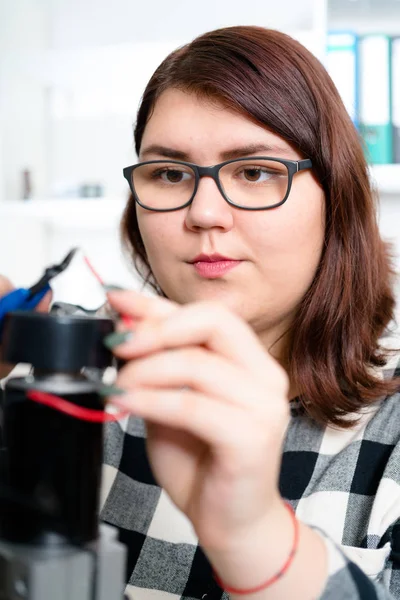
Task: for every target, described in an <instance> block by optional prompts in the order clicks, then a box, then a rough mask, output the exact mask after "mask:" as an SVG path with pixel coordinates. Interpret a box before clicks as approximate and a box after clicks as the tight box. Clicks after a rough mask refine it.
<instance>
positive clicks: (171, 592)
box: [101, 358, 400, 600]
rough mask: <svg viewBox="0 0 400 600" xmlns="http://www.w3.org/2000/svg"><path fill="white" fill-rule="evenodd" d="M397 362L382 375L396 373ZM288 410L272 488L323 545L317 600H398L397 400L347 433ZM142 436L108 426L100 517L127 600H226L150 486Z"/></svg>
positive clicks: (191, 537) (134, 429)
mask: <svg viewBox="0 0 400 600" xmlns="http://www.w3.org/2000/svg"><path fill="white" fill-rule="evenodd" d="M397 360H398V358H397ZM397 360H396V361H395V360H392V361H391V363H390V364H388V365H387V366H386V367H385V369H384V370H383V372H382V376H383V377H385V378H388V377H392V376H393V374H394V373H395V372H396V375H400V363H399V364H398V366H397V369H396V363H397ZM291 409H292V410H291V419H290V423H289V427H288V430H287V435H286V441H285V444H284V449H283V456H282V467H281V474H280V491H281V494H282V496H283V497H284V498H285V499H287V500H288V501H289V502H290V503H291V504H292V506H293V507H294V509H295V511H296V514H297V516H298V517H299V519H301V520H302V521H303V522H305V523H307V524H309V525H310V526H312V527H314V528H316V529H317V530H318V531H320V533H321V535H322V537H323V539H324V540H325V543H326V545H327V548H328V557H329V561H328V562H329V577H328V580H327V583H326V586H325V589H324V591H323V593H322V595H321V596H320V600H338V599H340V600H346V599H352V600H353V599H357V598H360V599H362V600H384V599H385V600H389V599H397V600H400V394H395V395H394V396H391V397H388V398H385V399H383V400H382V401H380V402H378V403H376V404H374V406H373V407H372V409H371V408H369V409H368V410H364V411H362V416H361V420H360V422H359V423H358V424H357V425H356V426H354V427H353V428H351V429H349V430H338V429H334V428H332V427H321V426H319V425H317V424H315V423H314V422H312V421H311V420H310V419H309V418H308V417H307V416H306V415H305V414H303V412H302V411H301V408H300V407H299V405H298V404H297V403H296V401H294V402H292V403H291ZM145 437H146V434H145V427H144V424H143V422H142V421H141V420H138V419H135V418H130V419H129V420H128V419H126V420H125V421H123V422H119V423H110V424H108V425H107V430H106V437H105V456H104V462H105V464H104V476H103V488H104V489H103V508H102V512H101V518H102V519H103V520H104V521H105V522H107V523H109V524H111V525H114V526H116V527H117V528H118V530H119V536H120V540H121V541H122V542H124V543H125V544H126V545H127V548H128V564H127V582H128V584H127V588H126V594H127V596H128V597H129V598H133V599H134V600H158V599H159V600H174V599H179V598H182V599H189V598H190V599H199V600H201V599H203V600H204V599H207V600H217V599H220V598H224V599H225V598H228V595H227V594H226V592H223V591H222V590H221V589H220V588H219V587H218V586H217V585H216V583H215V581H214V579H213V576H212V572H211V567H210V564H209V562H208V561H207V558H206V556H205V555H204V553H203V552H202V550H201V548H200V547H199V545H198V543H197V538H196V536H195V533H194V530H193V528H192V526H191V523H190V522H189V521H188V519H187V518H186V517H185V516H184V515H183V514H182V513H181V512H180V511H178V510H177V509H176V508H175V506H174V505H173V504H172V502H171V501H170V500H169V497H168V496H167V494H166V493H165V492H164V491H163V490H162V489H161V488H160V487H159V486H158V485H157V483H156V481H155V480H154V477H153V475H152V472H151V469H150V466H149V463H148V460H147V456H146V450H145ZM176 476H177V477H179V473H177V474H176Z"/></svg>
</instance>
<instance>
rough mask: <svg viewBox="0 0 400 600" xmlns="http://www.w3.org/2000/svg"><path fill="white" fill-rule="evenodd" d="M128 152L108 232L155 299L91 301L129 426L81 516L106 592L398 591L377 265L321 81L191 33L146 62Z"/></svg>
mask: <svg viewBox="0 0 400 600" xmlns="http://www.w3.org/2000/svg"><path fill="white" fill-rule="evenodd" d="M135 142H136V150H137V154H138V157H139V161H138V163H137V164H136V165H133V166H131V167H128V168H126V169H125V170H124V175H125V177H126V178H127V180H128V182H129V185H130V188H131V192H132V196H131V199H130V202H129V204H128V206H127V208H126V212H125V216H124V221H123V233H124V236H125V240H126V242H127V243H128V246H129V247H130V249H131V251H132V255H133V257H134V259H135V260H136V262H137V264H138V266H139V268H140V269H141V272H142V273H143V276H144V278H145V279H146V280H147V281H148V282H150V283H151V284H152V285H153V286H154V288H155V289H156V290H157V292H158V295H159V297H154V298H149V297H145V296H142V295H140V294H136V293H133V292H113V293H110V295H109V300H110V303H111V304H112V306H113V307H114V308H115V309H116V310H117V311H118V312H119V313H121V314H124V315H126V316H130V317H131V319H132V320H131V325H130V326H127V325H126V319H125V320H124V322H125V325H124V326H122V325H121V332H120V334H119V335H118V336H117V339H115V336H114V339H111V340H108V342H109V345H111V346H113V348H114V351H115V353H116V355H117V356H118V357H120V358H122V359H125V360H126V361H127V364H126V365H125V366H124V368H123V369H122V370H121V373H120V376H119V379H118V385H119V386H120V387H121V388H123V389H124V390H125V391H126V393H125V395H121V396H116V397H115V398H113V399H112V400H113V401H114V402H115V403H116V404H118V405H120V406H124V407H125V408H126V407H127V408H128V409H129V411H130V412H131V413H132V417H131V418H130V419H129V420H128V421H127V422H126V423H125V424H124V426H122V425H121V424H116V423H114V424H112V425H110V427H109V429H108V432H107V439H106V452H105V483H106V490H105V502H104V505H103V509H102V515H101V516H102V518H103V519H104V521H106V522H108V523H111V524H113V525H115V526H117V527H118V528H119V531H120V538H121V540H122V541H124V542H125V543H126V544H127V546H128V551H129V560H128V585H127V594H128V595H129V596H131V597H132V598H134V599H135V600H148V599H158V598H160V599H163V598H165V599H169V598H181V597H182V598H199V599H204V598H207V600H209V599H214V598H215V599H216V598H221V597H222V596H224V597H227V594H229V595H230V596H231V597H232V598H247V597H248V598H259V599H260V600H267V599H274V600H278V599H279V600H289V599H292V598H293V599H296V600H310V599H312V598H321V599H323V600H328V599H329V600H331V599H332V600H333V599H334V600H339V599H344V598H354V599H356V598H362V599H363V600H370V599H371V600H372V599H377V598H380V599H383V598H385V599H389V598H397V599H400V520H399V518H400V468H399V465H400V396H399V394H398V393H396V391H398V389H399V379H396V377H395V366H396V363H395V360H396V358H395V355H393V354H392V353H391V352H389V351H388V350H386V348H385V346H384V344H382V338H383V336H384V335H386V336H387V335H388V334H389V332H390V329H391V328H392V324H391V321H392V319H393V310H394V297H393V291H392V286H393V272H392V268H391V263H390V258H389V254H388V251H387V248H386V246H385V244H384V243H383V242H382V240H381V239H380V236H379V232H378V228H377V223H376V216H375V201H374V197H373V193H372V191H371V187H370V183H369V178H368V170H367V165H366V162H365V158H364V155H363V149H362V147H361V144H360V141H359V137H358V133H357V131H356V130H355V128H354V127H353V125H352V123H351V121H350V119H349V117H348V115H347V113H346V111H345V109H344V106H343V104H342V102H341V100H340V98H339V95H338V93H337V91H336V89H335V87H334V85H333V83H332V81H331V79H330V78H329V76H328V74H327V73H326V71H325V69H324V68H323V67H322V66H321V64H320V63H319V62H318V60H316V58H314V57H313V56H312V55H311V54H310V53H309V52H308V51H307V50H306V49H305V48H304V47H302V46H301V45H300V44H299V43H297V42H296V41H294V40H293V39H291V38H290V37H288V36H286V35H284V34H282V33H279V32H277V31H272V30H265V29H262V28H258V27H232V28H227V29H221V30H218V31H213V32H210V33H207V34H205V35H202V36H201V37H199V38H197V39H195V40H194V41H193V42H192V43H190V44H188V45H187V46H184V47H183V48H180V49H178V50H177V51H175V52H173V53H172V54H171V55H170V56H168V57H167V58H166V59H165V61H164V62H163V63H162V64H161V65H160V66H159V68H158V69H157V70H156V72H155V73H154V75H153V77H152V78H151V80H150V82H149V84H148V86H147V88H146V90H145V92H144V96H143V99H142V103H141V106H140V109H139V112H138V120H137V125H136V129H135ZM116 342H118V344H117V343H116ZM399 374H400V373H398V375H399Z"/></svg>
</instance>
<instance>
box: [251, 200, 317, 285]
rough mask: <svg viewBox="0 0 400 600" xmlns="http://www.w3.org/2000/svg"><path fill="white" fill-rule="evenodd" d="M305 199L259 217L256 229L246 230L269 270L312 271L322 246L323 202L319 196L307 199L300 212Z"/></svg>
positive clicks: (293, 201)
mask: <svg viewBox="0 0 400 600" xmlns="http://www.w3.org/2000/svg"><path fill="white" fill-rule="evenodd" d="M304 198H307V196H304V197H303V198H296V199H295V198H292V199H291V200H292V203H291V204H290V203H289V202H287V203H286V204H284V205H283V206H281V207H279V208H277V209H276V210H275V211H270V212H269V213H264V214H263V215H262V216H261V215H260V217H261V218H260V221H259V227H257V228H254V227H253V229H251V228H248V231H252V236H253V240H254V245H255V246H257V248H258V254H259V255H261V256H264V257H265V265H266V268H267V269H268V270H269V269H272V270H275V271H279V270H282V271H283V270H284V271H285V272H286V273H287V272H291V271H293V270H296V271H299V270H300V271H301V272H303V273H304V272H309V271H312V272H313V273H314V272H315V269H316V268H317V265H318V262H319V260H320V257H321V252H322V247H323V243H324V234H325V208H324V200H323V197H321V196H320V195H319V194H318V195H317V196H315V197H309V202H307V206H306V208H307V209H306V210H303V208H304V207H305V202H304ZM268 258H270V260H268Z"/></svg>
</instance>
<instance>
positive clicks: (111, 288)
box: [103, 284, 125, 292]
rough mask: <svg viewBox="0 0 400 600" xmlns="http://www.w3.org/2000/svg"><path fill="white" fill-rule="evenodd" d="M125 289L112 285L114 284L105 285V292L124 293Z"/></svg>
mask: <svg viewBox="0 0 400 600" xmlns="http://www.w3.org/2000/svg"><path fill="white" fill-rule="evenodd" d="M124 289H125V288H123V287H121V286H120V285H112V284H104V285H103V290H104V291H105V292H121V291H124Z"/></svg>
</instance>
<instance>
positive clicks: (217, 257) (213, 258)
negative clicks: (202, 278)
mask: <svg viewBox="0 0 400 600" xmlns="http://www.w3.org/2000/svg"><path fill="white" fill-rule="evenodd" d="M235 260H236V259H234V258H230V257H229V256H222V254H199V255H198V256H196V257H195V258H194V259H193V260H191V261H190V263H191V264H194V263H197V262H208V263H212V262H221V261H235Z"/></svg>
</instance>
